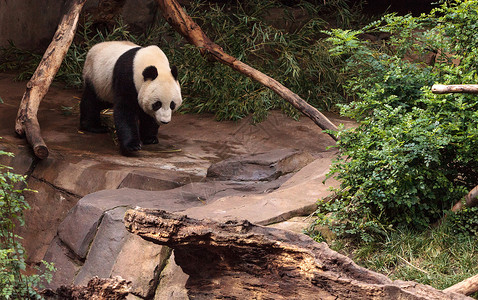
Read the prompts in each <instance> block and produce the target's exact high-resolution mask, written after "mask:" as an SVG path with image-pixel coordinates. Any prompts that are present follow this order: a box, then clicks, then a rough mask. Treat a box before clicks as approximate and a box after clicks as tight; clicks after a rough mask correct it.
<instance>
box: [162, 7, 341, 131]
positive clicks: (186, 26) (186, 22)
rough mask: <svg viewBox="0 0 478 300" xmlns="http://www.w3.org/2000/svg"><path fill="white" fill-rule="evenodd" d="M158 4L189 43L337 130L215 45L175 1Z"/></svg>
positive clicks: (272, 81) (325, 126) (320, 123)
mask: <svg viewBox="0 0 478 300" xmlns="http://www.w3.org/2000/svg"><path fill="white" fill-rule="evenodd" d="M158 4H159V7H160V9H161V11H162V13H163V17H164V18H165V19H166V21H167V22H168V23H169V24H170V25H171V26H172V27H173V28H174V29H175V30H176V31H177V32H179V33H180V34H182V35H183V36H184V37H185V38H186V40H187V41H188V42H189V43H191V44H193V45H195V46H197V47H198V48H199V50H200V51H201V52H202V53H203V54H209V55H210V56H211V57H213V58H214V59H215V60H217V61H219V62H221V63H223V64H225V65H228V66H230V67H231V68H233V69H234V70H236V71H238V72H240V73H242V74H244V75H246V76H248V77H250V78H252V79H254V80H256V81H258V82H260V83H261V84H263V85H265V86H267V87H268V88H270V89H272V90H273V91H274V92H275V93H276V94H278V95H279V96H280V97H282V98H283V99H285V100H286V101H288V102H289V103H290V104H292V105H293V106H294V107H295V108H297V109H298V110H299V111H300V112H302V113H303V114H304V115H306V116H307V117H309V118H310V119H311V120H312V121H314V123H315V124H317V125H318V126H319V127H320V128H322V129H326V130H333V131H336V130H337V127H336V126H335V125H334V124H333V123H332V122H331V121H330V120H329V119H328V118H327V117H326V116H324V115H323V114H322V113H321V112H319V111H318V110H317V109H316V108H315V107H313V106H312V105H310V104H309V103H307V102H306V101H304V100H303V99H302V98H301V97H299V96H298V95H297V94H295V93H293V92H292V91H291V90H289V89H288V88H286V87H285V86H283V85H282V84H280V83H279V82H278V81H276V80H275V79H273V78H271V77H269V76H267V75H265V74H264V73H262V72H260V71H258V70H256V69H254V68H252V67H250V66H249V65H247V64H245V63H243V62H241V61H239V60H237V59H236V58H234V57H232V56H230V55H229V54H226V53H225V52H224V51H223V49H222V48H221V47H220V46H219V45H217V44H215V43H214V42H213V41H211V40H210V39H209V38H208V37H207V36H206V34H205V33H204V32H203V31H202V30H201V28H200V27H199V25H198V24H196V23H195V22H194V21H193V20H192V19H191V17H189V16H188V15H187V14H186V12H184V10H183V9H182V8H181V6H180V5H179V3H178V2H177V1H176V0H158ZM329 135H330V136H331V137H332V138H333V139H334V140H337V137H336V136H334V135H333V134H329Z"/></svg>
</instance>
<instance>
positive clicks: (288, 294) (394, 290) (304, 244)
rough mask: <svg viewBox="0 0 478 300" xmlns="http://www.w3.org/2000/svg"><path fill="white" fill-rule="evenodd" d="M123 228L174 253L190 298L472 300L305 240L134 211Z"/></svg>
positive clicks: (240, 225) (239, 224)
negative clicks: (186, 277) (380, 270)
mask: <svg viewBox="0 0 478 300" xmlns="http://www.w3.org/2000/svg"><path fill="white" fill-rule="evenodd" d="M125 226H126V228H127V230H129V231H130V232H132V233H135V234H138V235H140V236H141V237H143V238H144V239H146V240H149V241H152V242H153V243H156V244H160V245H167V246H169V247H171V248H173V249H174V253H175V260H176V263H177V264H178V265H179V266H180V267H181V268H182V269H183V271H184V272H185V273H187V274H188V275H189V280H188V282H187V284H186V288H187V289H188V296H189V297H190V298H191V299H337V298H338V299H471V298H468V297H466V296H464V295H459V294H455V293H446V292H443V291H439V290H436V289H433V288H432V287H430V286H426V285H421V284H418V283H415V282H404V281H398V280H397V281H392V280H390V279H389V278H387V277H386V276H384V275H381V274H378V273H375V272H372V271H370V270H367V269H365V268H362V267H360V266H358V265H356V264H355V263H354V262H353V261H352V260H351V259H350V258H348V257H346V256H344V255H341V254H339V253H337V252H335V251H333V250H331V249H330V248H329V247H328V246H327V244H325V243H316V242H315V241H314V240H312V239H311V238H309V237H307V236H305V235H303V234H295V233H292V232H288V231H283V230H278V229H273V228H267V227H262V226H256V225H253V224H251V223H249V222H247V221H227V222H224V223H218V222H214V221H210V220H202V221H199V220H195V219H191V218H188V217H186V216H179V215H174V214H170V213H167V212H165V211H158V210H147V209H134V210H128V211H127V212H126V214H125Z"/></svg>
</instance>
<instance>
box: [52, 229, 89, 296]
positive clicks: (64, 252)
mask: <svg viewBox="0 0 478 300" xmlns="http://www.w3.org/2000/svg"><path fill="white" fill-rule="evenodd" d="M71 256H72V255H71V253H70V252H69V249H68V248H66V247H65V246H64V245H62V243H61V241H60V239H59V238H58V237H55V239H53V241H52V242H51V244H50V247H49V248H48V251H47V252H46V254H45V257H44V258H43V260H45V261H47V262H52V261H54V262H55V265H54V266H55V269H56V271H55V272H53V278H52V281H51V283H49V284H47V285H46V287H47V288H51V289H57V288H59V287H60V286H62V285H71V284H73V278H75V276H76V274H77V273H78V271H79V270H80V268H81V266H80V265H79V264H76V263H75V262H74V259H72V257H71Z"/></svg>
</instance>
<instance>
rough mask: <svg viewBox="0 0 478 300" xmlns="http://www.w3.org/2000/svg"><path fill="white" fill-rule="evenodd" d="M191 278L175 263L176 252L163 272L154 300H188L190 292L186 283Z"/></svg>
mask: <svg viewBox="0 0 478 300" xmlns="http://www.w3.org/2000/svg"><path fill="white" fill-rule="evenodd" d="M188 278H189V276H188V275H187V274H186V273H184V272H183V270H182V269H181V267H180V266H178V265H177V264H176V262H175V261H174V251H173V253H172V254H171V257H170V258H169V260H168V264H167V265H166V267H165V268H164V269H163V271H162V272H161V276H160V281H159V285H158V288H157V290H156V294H155V296H154V300H163V299H168V300H187V299H189V297H188V291H187V289H186V282H187V281H188Z"/></svg>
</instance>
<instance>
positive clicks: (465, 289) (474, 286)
mask: <svg viewBox="0 0 478 300" xmlns="http://www.w3.org/2000/svg"><path fill="white" fill-rule="evenodd" d="M444 291H445V292H453V293H458V294H463V295H471V294H473V293H475V292H477V291H478V274H477V275H475V276H473V277H470V278H467V279H465V280H463V281H462V282H459V283H457V284H455V285H452V286H451V287H449V288H446V289H445V290H444Z"/></svg>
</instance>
